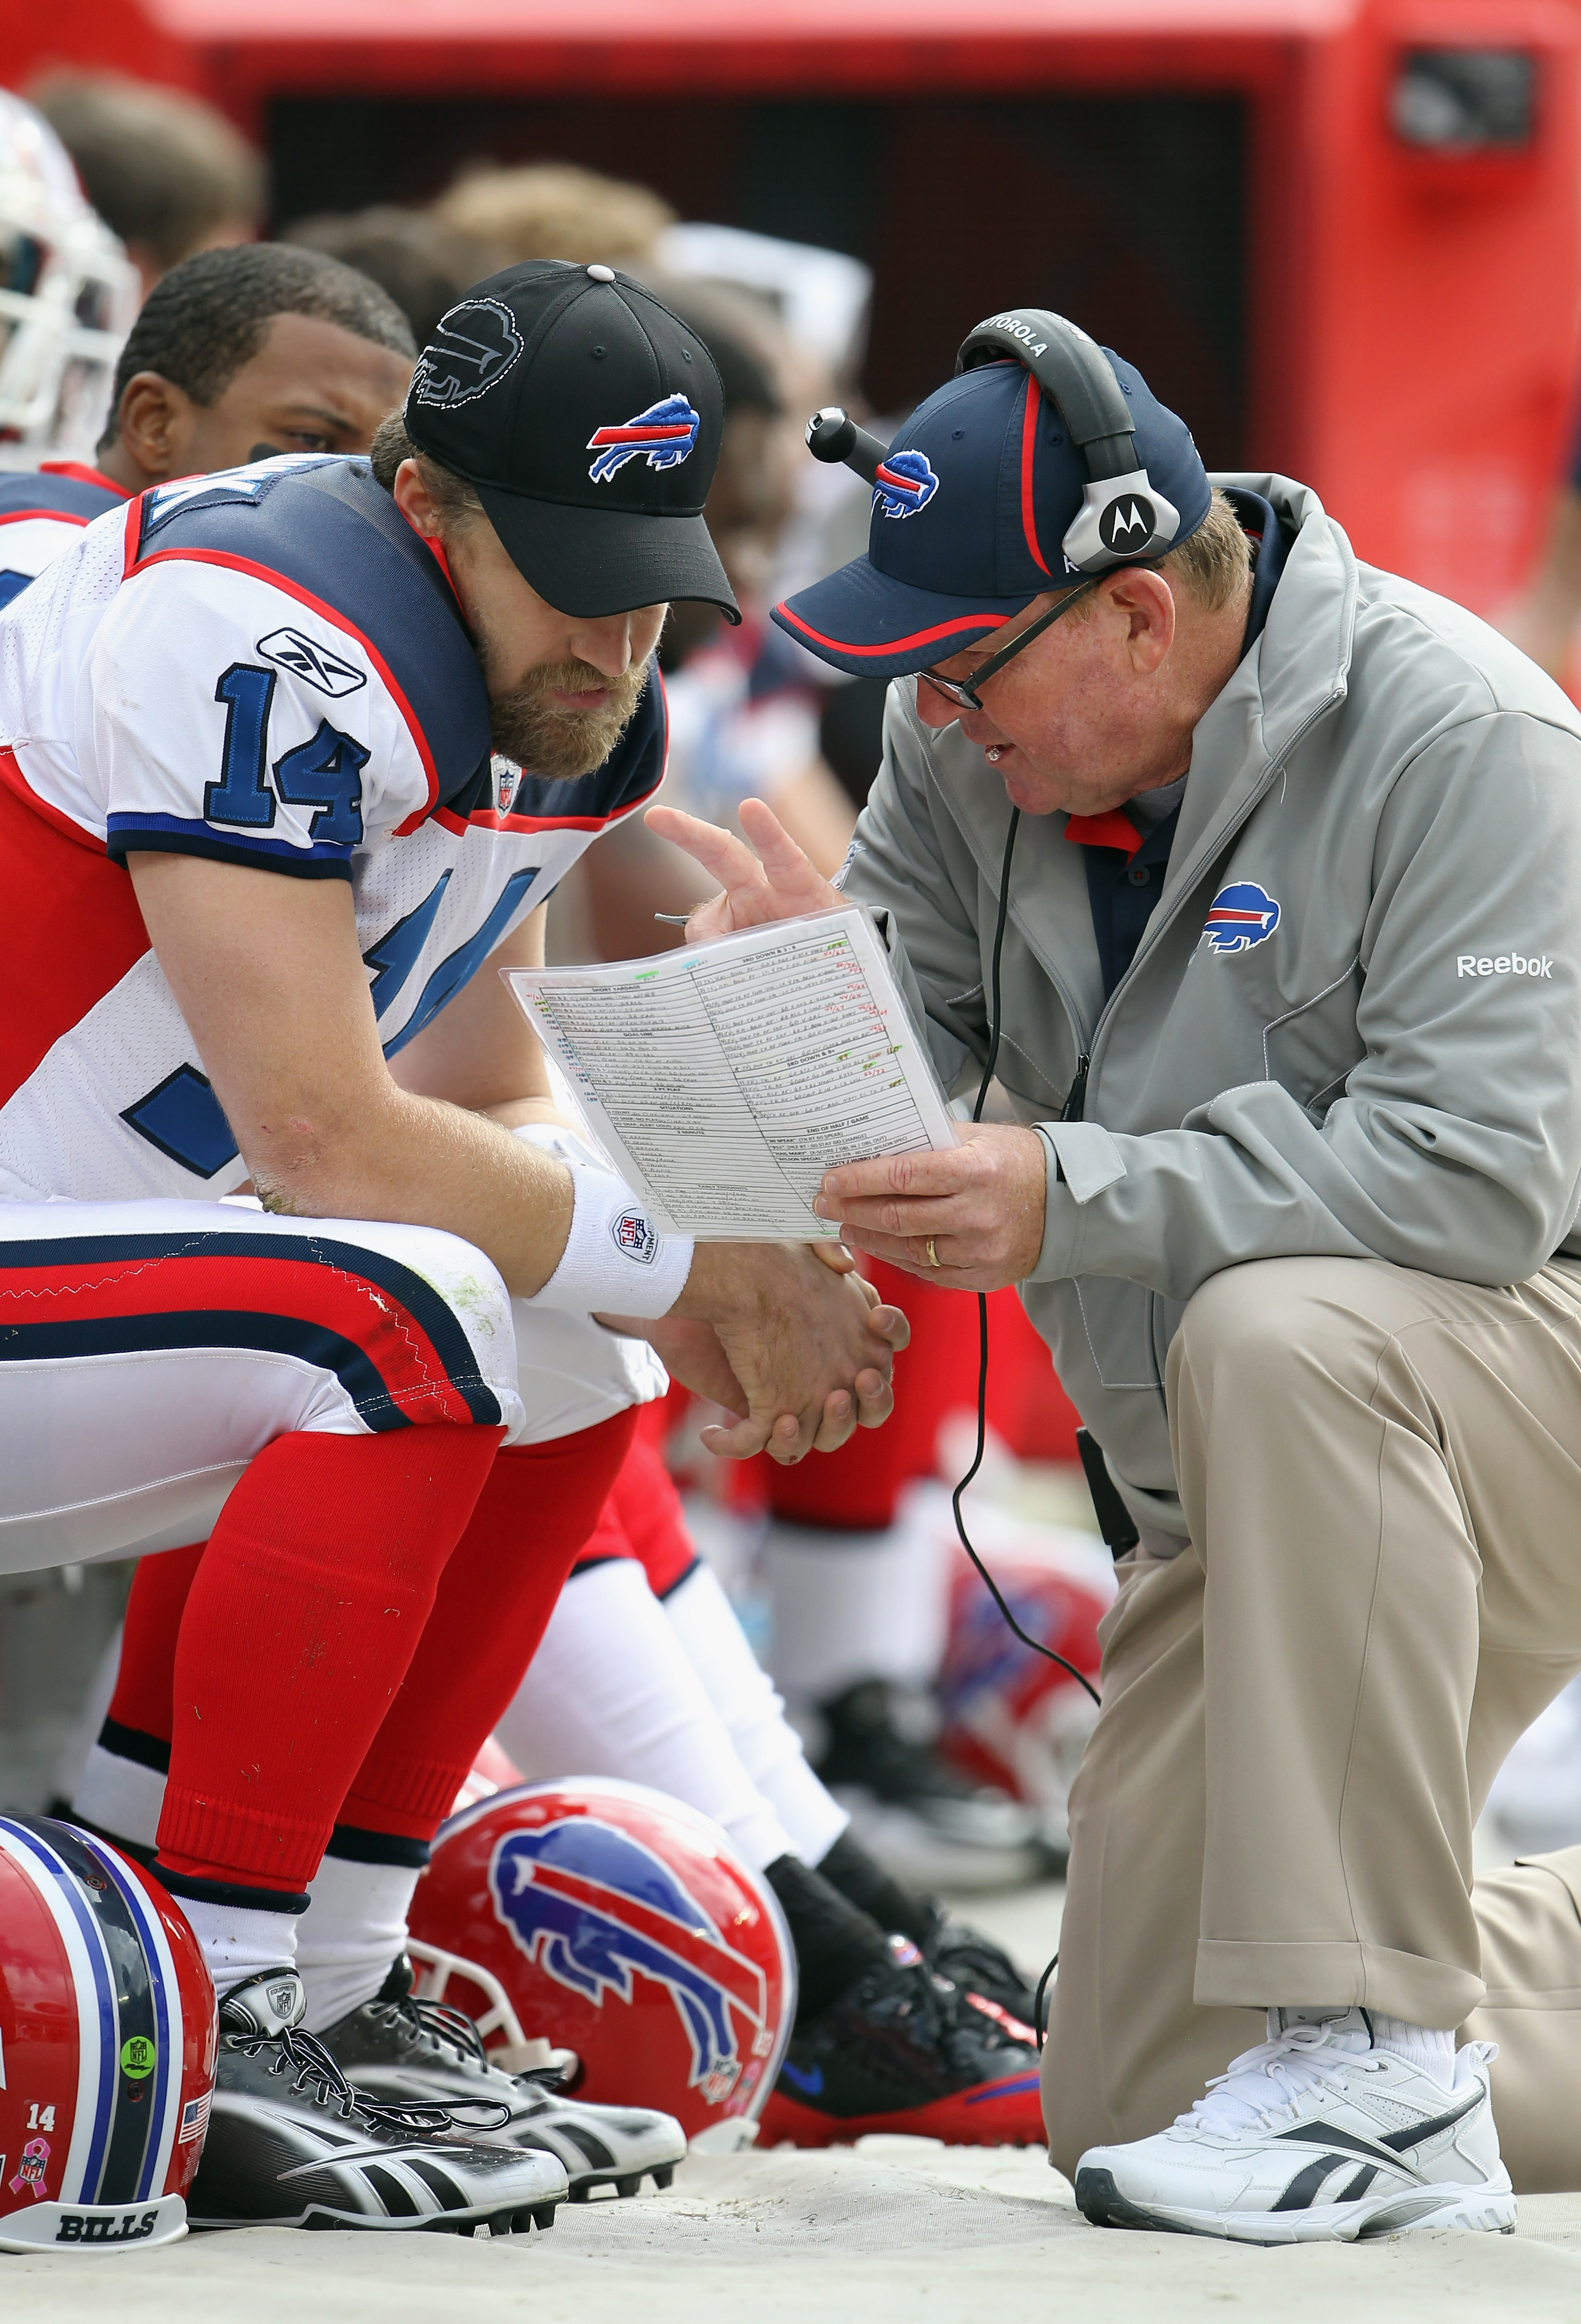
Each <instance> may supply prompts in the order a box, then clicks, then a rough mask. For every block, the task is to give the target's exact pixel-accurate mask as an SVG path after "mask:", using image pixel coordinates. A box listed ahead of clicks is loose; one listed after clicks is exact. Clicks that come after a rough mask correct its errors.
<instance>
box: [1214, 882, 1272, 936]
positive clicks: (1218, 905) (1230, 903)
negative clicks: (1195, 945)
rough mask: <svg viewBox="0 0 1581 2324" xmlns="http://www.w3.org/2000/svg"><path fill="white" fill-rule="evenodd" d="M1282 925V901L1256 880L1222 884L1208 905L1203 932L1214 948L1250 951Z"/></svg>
mask: <svg viewBox="0 0 1581 2324" xmlns="http://www.w3.org/2000/svg"><path fill="white" fill-rule="evenodd" d="M1278 926H1279V905H1278V903H1277V901H1276V900H1275V899H1274V898H1273V897H1272V896H1271V895H1270V894H1269V893H1268V890H1266V888H1259V887H1258V885H1257V883H1256V881H1255V880H1237V881H1235V882H1234V883H1233V884H1232V885H1231V886H1230V887H1228V888H1221V889H1220V890H1219V891H1218V895H1217V896H1215V898H1214V899H1213V901H1212V903H1211V904H1209V907H1208V918H1207V919H1206V920H1205V921H1204V923H1203V934H1204V935H1205V936H1207V938H1208V948H1209V951H1210V952H1250V950H1251V948H1252V946H1253V945H1260V944H1262V943H1263V942H1264V940H1265V939H1266V938H1267V937H1269V936H1272V935H1273V931H1274V929H1275V928H1276V927H1278Z"/></svg>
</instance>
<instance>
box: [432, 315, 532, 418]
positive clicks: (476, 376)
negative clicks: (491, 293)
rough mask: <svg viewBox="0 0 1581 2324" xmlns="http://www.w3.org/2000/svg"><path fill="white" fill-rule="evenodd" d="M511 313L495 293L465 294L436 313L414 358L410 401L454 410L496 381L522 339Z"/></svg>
mask: <svg viewBox="0 0 1581 2324" xmlns="http://www.w3.org/2000/svg"><path fill="white" fill-rule="evenodd" d="M524 344H525V343H524V341H523V339H522V336H521V333H520V332H519V330H518V329H517V327H516V318H515V316H514V315H513V314H512V313H511V312H510V308H509V307H506V306H502V305H501V302H500V300H498V299H464V300H462V301H461V303H460V305H459V306H456V307H452V308H451V309H449V310H448V312H447V313H446V314H445V315H443V316H442V317H441V318H440V321H439V327H438V329H437V331H436V332H435V334H434V336H433V337H432V339H431V340H430V341H429V343H428V345H427V346H426V347H425V348H424V349H423V352H422V354H421V355H419V357H418V367H417V369H416V371H415V372H413V374H412V383H411V387H410V389H409V392H408V395H407V401H408V402H409V403H427V404H432V405H433V406H434V407H435V408H436V409H437V410H441V411H453V410H455V407H456V406H457V405H458V404H462V403H475V402H476V401H477V400H478V398H479V396H480V395H487V393H488V392H489V390H490V389H491V388H492V387H498V386H499V384H500V382H501V380H502V379H503V378H504V376H505V374H506V373H507V372H508V371H509V370H510V368H511V366H512V365H513V364H514V363H515V361H516V358H517V356H518V355H519V354H520V353H521V350H522V346H523V345H524Z"/></svg>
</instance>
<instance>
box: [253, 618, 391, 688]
mask: <svg viewBox="0 0 1581 2324" xmlns="http://www.w3.org/2000/svg"><path fill="white" fill-rule="evenodd" d="M258 650H259V652H260V653H261V654H262V656H263V659H264V660H265V661H274V662H278V663H279V664H280V668H281V669H289V670H290V671H291V672H292V674H293V676H295V677H297V678H302V679H305V681H306V682H307V684H308V685H309V686H311V687H317V690H318V692H319V693H320V694H327V695H328V696H330V698H331V700H333V699H334V698H335V697H336V696H337V695H341V694H354V693H355V692H356V690H357V688H358V687H359V686H366V685H367V683H368V678H367V673H366V672H365V671H364V670H360V669H354V668H353V666H352V664H351V663H350V662H349V661H342V659H341V658H340V656H339V655H338V654H336V653H331V652H330V650H329V648H328V647H327V646H323V645H317V644H316V643H315V642H314V641H313V640H312V639H311V638H308V637H304V636H303V634H302V632H301V631H300V630H271V632H269V635H268V636H267V637H266V638H260V639H259V641H258Z"/></svg>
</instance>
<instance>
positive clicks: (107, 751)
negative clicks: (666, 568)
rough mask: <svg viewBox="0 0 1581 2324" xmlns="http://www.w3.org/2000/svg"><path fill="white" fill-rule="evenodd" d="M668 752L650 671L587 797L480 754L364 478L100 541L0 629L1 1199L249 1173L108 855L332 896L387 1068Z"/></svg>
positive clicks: (359, 472)
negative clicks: (243, 868)
mask: <svg viewBox="0 0 1581 2324" xmlns="http://www.w3.org/2000/svg"><path fill="white" fill-rule="evenodd" d="M664 760H665V711H664V698H663V692H662V688H661V687H660V684H659V679H658V675H657V669H656V670H654V671H653V672H652V673H651V674H650V676H649V679H648V686H647V688H646V690H645V692H644V694H643V696H642V698H641V701H640V703H639V708H638V710H637V713H636V715H635V716H634V718H633V719H632V722H631V724H630V726H629V728H628V729H627V732H626V733H625V734H624V736H623V737H622V738H621V741H620V743H619V744H618V745H617V746H616V748H615V750H614V752H612V753H611V756H610V758H609V759H608V760H607V761H605V763H604V764H603V766H602V767H601V768H600V769H599V770H597V771H596V772H595V773H593V774H592V775H589V776H587V777H585V778H584V779H581V780H579V781H549V780H547V779H542V778H539V777H538V776H535V775H534V774H532V773H531V771H530V770H528V771H525V772H524V771H522V770H519V769H517V768H515V767H513V766H511V765H510V764H509V763H508V762H506V761H503V760H500V759H496V758H494V757H493V756H492V752H491V747H490V738H489V706H488V700H487V696H486V693H485V690H484V687H483V677H482V673H481V671H480V669H479V667H478V663H477V659H476V656H475V655H474V653H473V648H472V645H471V642H470V641H469V639H468V637H467V633H466V631H465V629H464V625H463V622H462V619H461V613H460V609H459V606H458V605H457V603H456V600H455V595H454V593H453V592H452V590H451V588H450V586H449V583H448V581H447V579H446V575H445V573H444V571H443V569H442V567H441V566H440V564H439V561H438V559H437V558H436V557H435V556H434V554H433V553H432V551H431V550H430V549H428V547H427V544H426V543H425V542H424V541H423V540H422V539H420V538H419V537H418V535H417V534H416V533H415V532H413V531H412V530H411V529H410V527H409V525H408V524H407V523H406V521H405V520H404V519H403V518H402V517H401V515H400V512H399V511H398V510H397V509H396V507H395V505H394V503H393V501H392V500H391V497H390V495H389V494H388V493H386V492H384V491H383V490H382V489H381V486H380V485H379V484H377V483H376V482H375V481H374V479H373V476H372V472H371V470H370V468H369V466H368V463H367V462H366V460H363V459H338V458H326V457H304V458H288V459H277V460H271V461H267V462H264V463H262V464H261V465H259V466H255V467H250V468H241V469H234V470H231V471H228V472H226V473H225V474H222V475H216V476H210V477H198V478H190V479H188V480H186V481H184V482H181V483H179V484H165V485H160V486H157V487H156V488H154V489H153V490H152V491H151V492H148V493H143V494H142V496H141V497H140V498H139V499H137V500H135V501H133V502H132V503H130V504H129V505H128V506H127V508H126V509H124V511H123V510H117V511H115V512H112V513H110V514H107V515H105V516H102V517H99V518H98V519H97V520H96V521H94V522H93V523H91V524H90V525H89V526H88V527H87V530H85V531H82V532H81V533H80V534H79V535H78V539H77V542H76V545H75V546H74V547H73V548H72V549H70V550H69V552H68V553H67V554H66V555H64V556H62V557H60V558H57V559H56V560H55V562H54V563H53V564H51V566H49V567H48V568H47V569H46V570H45V571H44V572H43V573H42V574H41V576H39V578H38V579H36V580H35V581H33V582H32V585H31V586H29V587H27V588H26V589H24V590H23V591H22V592H21V593H20V594H19V595H16V596H15V597H14V599H13V600H12V602H11V604H9V605H8V606H6V607H5V610H4V612H0V865H3V866H4V871H5V878H4V885H3V888H0V894H3V896H4V899H5V913H6V919H7V938H6V954H7V971H6V982H7V987H8V991H7V999H6V1009H5V1011H4V1012H3V1017H0V1200H5V1199H9V1200H14V1201H15V1200H23V1201H28V1200H31V1201H36V1200H38V1199H40V1198H41V1197H44V1196H65V1197H69V1198H70V1199H73V1200H77V1201H85V1202H91V1201H106V1200H108V1201H130V1200H136V1199H139V1198H142V1197H147V1196H151V1195H173V1196H183V1197H186V1198H188V1199H190V1198H192V1197H193V1196H195V1195H196V1196H199V1197H202V1196H204V1195H207V1196H209V1197H211V1198H213V1199H215V1200H217V1199H218V1198H219V1197H220V1196H222V1195H224V1194H227V1193H229V1192H230V1191H231V1190H232V1189H234V1187H235V1186H237V1185H240V1184H241V1183H242V1182H243V1181H244V1179H245V1177H246V1176H247V1166H246V1164H245V1162H244V1160H243V1158H242V1157H241V1155H240V1154H239V1153H238V1151H237V1148H236V1141H235V1139H234V1137H233V1135H232V1134H231V1130H230V1125H229V1123H228V1122H227V1121H226V1120H225V1115H224V1113H223V1111H221V1108H220V1105H219V1102H218V1101H217V1099H216V1097H215V1094H214V1092H213V1090H212V1089H211V1088H210V1086H209V1083H208V1081H207V1076H206V1075H205V1074H204V1072H203V1069H202V1065H201V1063H200V1061H199V1058H198V1051H197V1047H196V1045H195V1044H194V1042H193V1040H192V1037H191V1035H190V1033H189V1032H188V1028H187V1026H186V1023H185V1021H184V1019H183V1018H182V1016H181V1013H180V1010H179V1009H178V1007H177V1005H176V1002H175V999H174V996H173V995H172V994H171V992H170V988H169V986H168V985H167V983H166V982H165V979H164V975H163V973H162V971H161V968H160V965H159V963H158V961H157V960H156V959H155V957H154V955H153V953H152V950H151V949H150V946H149V943H148V937H147V935H146V932H145V931H144V929H143V927H142V918H141V915H140V914H139V912H138V909H137V905H136V899H135V896H134V894H133V889H132V883H131V881H130V880H129V878H128V877H127V874H126V871H125V868H124V862H125V857H126V855H127V853H129V852H131V851H133V850H136V849H153V850H160V851H163V852H167V853H169V852H175V853H193V854H200V855H212V856H215V857H217V858H220V859H222V860H225V861H228V862H243V863H250V864H255V865H262V866H265V867H267V868H270V869H272V870H273V871H277V872H280V873H282V874H285V875H287V876H290V877H296V878H308V879H344V880H349V881H350V883H351V887H352V893H353V898H354V906H355V911H356V919H357V928H358V934H359V940H360V944H361V948H362V952H363V959H364V961H365V963H366V965H367V972H368V981H369V986H370V990H371V992H372V1001H373V1009H374V1013H375V1015H376V1017H377V1019H378V1024H379V1031H380V1036H381V1040H382V1042H383V1046H384V1050H385V1054H386V1056H394V1055H395V1054H396V1052H397V1051H398V1050H400V1048H401V1047H404V1045H405V1044H406V1043H407V1042H408V1041H409V1040H410V1039H412V1037H414V1036H415V1035H416V1034H417V1033H418V1032H420V1031H421V1030H422V1028H424V1026H426V1025H427V1024H428V1023H430V1022H431V1021H432V1019H434V1018H435V1017H436V1016H437V1014H438V1012H439V1010H441V1009H442V1008H443V1007H444V1006H445V1004H446V1001H449V1000H451V999H453V998H454V997H455V994H456V993H457V992H459V991H461V990H462V988H463V987H464V985H465V984H466V982H468V981H469V979H470V978H471V977H472V976H473V975H474V974H475V973H477V971H478V970H479V969H480V968H481V967H482V966H483V963H484V961H485V960H486V959H487V958H488V956H489V954H491V953H492V951H493V950H494V949H495V947H496V946H497V945H500V944H501V942H502V941H503V939H504V938H505V937H506V936H508V935H509V934H510V931H511V929H512V928H513V927H515V926H516V925H517V924H518V922H519V920H520V919H521V918H523V917H524V916H525V915H526V914H527V913H529V912H530V911H533V910H535V909H536V908H537V907H538V905H539V904H541V903H543V902H544V901H545V899H547V896H548V895H549V894H550V892H551V891H552V890H553V889H554V887H555V886H556V882H557V881H559V880H560V879H561V878H562V877H563V875H564V874H565V871H567V870H568V869H569V867H570V865H571V864H572V863H573V862H575V860H576V858H577V857H578V856H579V855H580V854H581V853H582V852H583V850H584V848H585V847H586V846H587V845H588V844H590V842H591V841H592V840H593V839H594V838H595V837H596V836H597V835H598V834H599V833H600V832H601V831H602V830H604V829H605V828H607V826H608V825H610V824H611V823H612V822H614V821H616V820H618V819H619V818H620V817H621V816H626V815H629V814H630V813H631V812H632V810H633V809H634V808H635V807H638V806H639V805H640V803H641V802H642V801H643V800H644V799H646V798H649V797H651V795H652V793H653V792H654V791H655V789H657V786H658V783H659V781H660V779H661V778H662V776H663V772H664Z"/></svg>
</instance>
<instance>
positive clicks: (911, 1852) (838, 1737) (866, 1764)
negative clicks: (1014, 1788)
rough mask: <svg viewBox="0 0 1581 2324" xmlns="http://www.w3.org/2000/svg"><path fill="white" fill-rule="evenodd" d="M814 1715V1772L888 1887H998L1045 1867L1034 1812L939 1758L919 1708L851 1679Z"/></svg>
mask: <svg viewBox="0 0 1581 2324" xmlns="http://www.w3.org/2000/svg"><path fill="white" fill-rule="evenodd" d="M817 1715H818V1721H819V1723H820V1725H821V1727H822V1729H823V1749H822V1751H821V1752H820V1753H819V1754H818V1756H817V1758H816V1762H815V1765H816V1768H817V1772H818V1774H819V1775H821V1776H822V1778H823V1781H824V1783H825V1784H828V1786H829V1788H830V1790H831V1791H832V1793H833V1794H834V1796H835V1798H836V1799H837V1800H839V1802H840V1803H841V1806H842V1807H845V1808H848V1809H849V1810H850V1816H851V1821H852V1824H853V1826H854V1828H855V1831H856V1833H857V1836H858V1838H859V1840H861V1841H862V1843H863V1844H864V1845H865V1846H866V1847H867V1848H868V1849H870V1850H871V1852H872V1853H873V1855H874V1856H876V1857H877V1858H878V1860H879V1862H880V1863H881V1864H882V1865H883V1866H884V1867H885V1868H886V1869H887V1871H889V1872H890V1873H892V1874H893V1875H894V1876H895V1877H896V1878H898V1879H902V1880H909V1881H912V1882H914V1883H920V1884H922V1885H924V1886H931V1885H933V1884H934V1883H937V1884H939V1885H940V1886H967V1887H970V1886H983V1887H1006V1886H1015V1885H1016V1884H1019V1883H1025V1882H1026V1881H1030V1880H1034V1879H1036V1878H1038V1877H1039V1876H1040V1875H1041V1874H1042V1873H1043V1872H1044V1871H1045V1870H1046V1869H1047V1868H1048V1864H1049V1858H1048V1854H1047V1851H1046V1849H1044V1847H1043V1842H1042V1839H1041V1833H1040V1827H1039V1822H1038V1818H1037V1814H1036V1812H1035V1810H1034V1809H1032V1808H1030V1807H1027V1806H1026V1805H1025V1804H1024V1803H1023V1802H1021V1801H1020V1800H1013V1799H1012V1798H1011V1797H1010V1796H1009V1794H1008V1793H1007V1792H1002V1791H999V1790H997V1789H996V1788H995V1787H994V1786H993V1785H991V1784H979V1783H974V1782H973V1780H972V1778H971V1777H970V1775H962V1774H961V1772H960V1770H959V1769H957V1768H954V1767H951V1766H949V1764H948V1763H947V1762H946V1761H945V1760H944V1759H942V1757H940V1755H939V1752H938V1750H937V1749H936V1748H935V1747H934V1744H933V1740H932V1738H931V1737H930V1734H929V1732H928V1729H929V1726H930V1724H931V1720H930V1716H929V1710H928V1705H927V1703H926V1701H925V1699H922V1698H917V1697H914V1696H910V1695H908V1694H907V1693H906V1692H905V1691H904V1690H903V1689H900V1688H897V1687H895V1686H893V1685H892V1684H891V1683H890V1682H889V1681H888V1680H887V1679H882V1678H865V1679H859V1680H858V1681H857V1683H856V1684H855V1685H854V1686H849V1687H847V1688H846V1689H845V1691H844V1692H843V1693H841V1694H838V1695H835V1696H833V1697H832V1699H831V1700H830V1701H827V1702H822V1703H820V1704H819V1705H818V1714H817Z"/></svg>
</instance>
